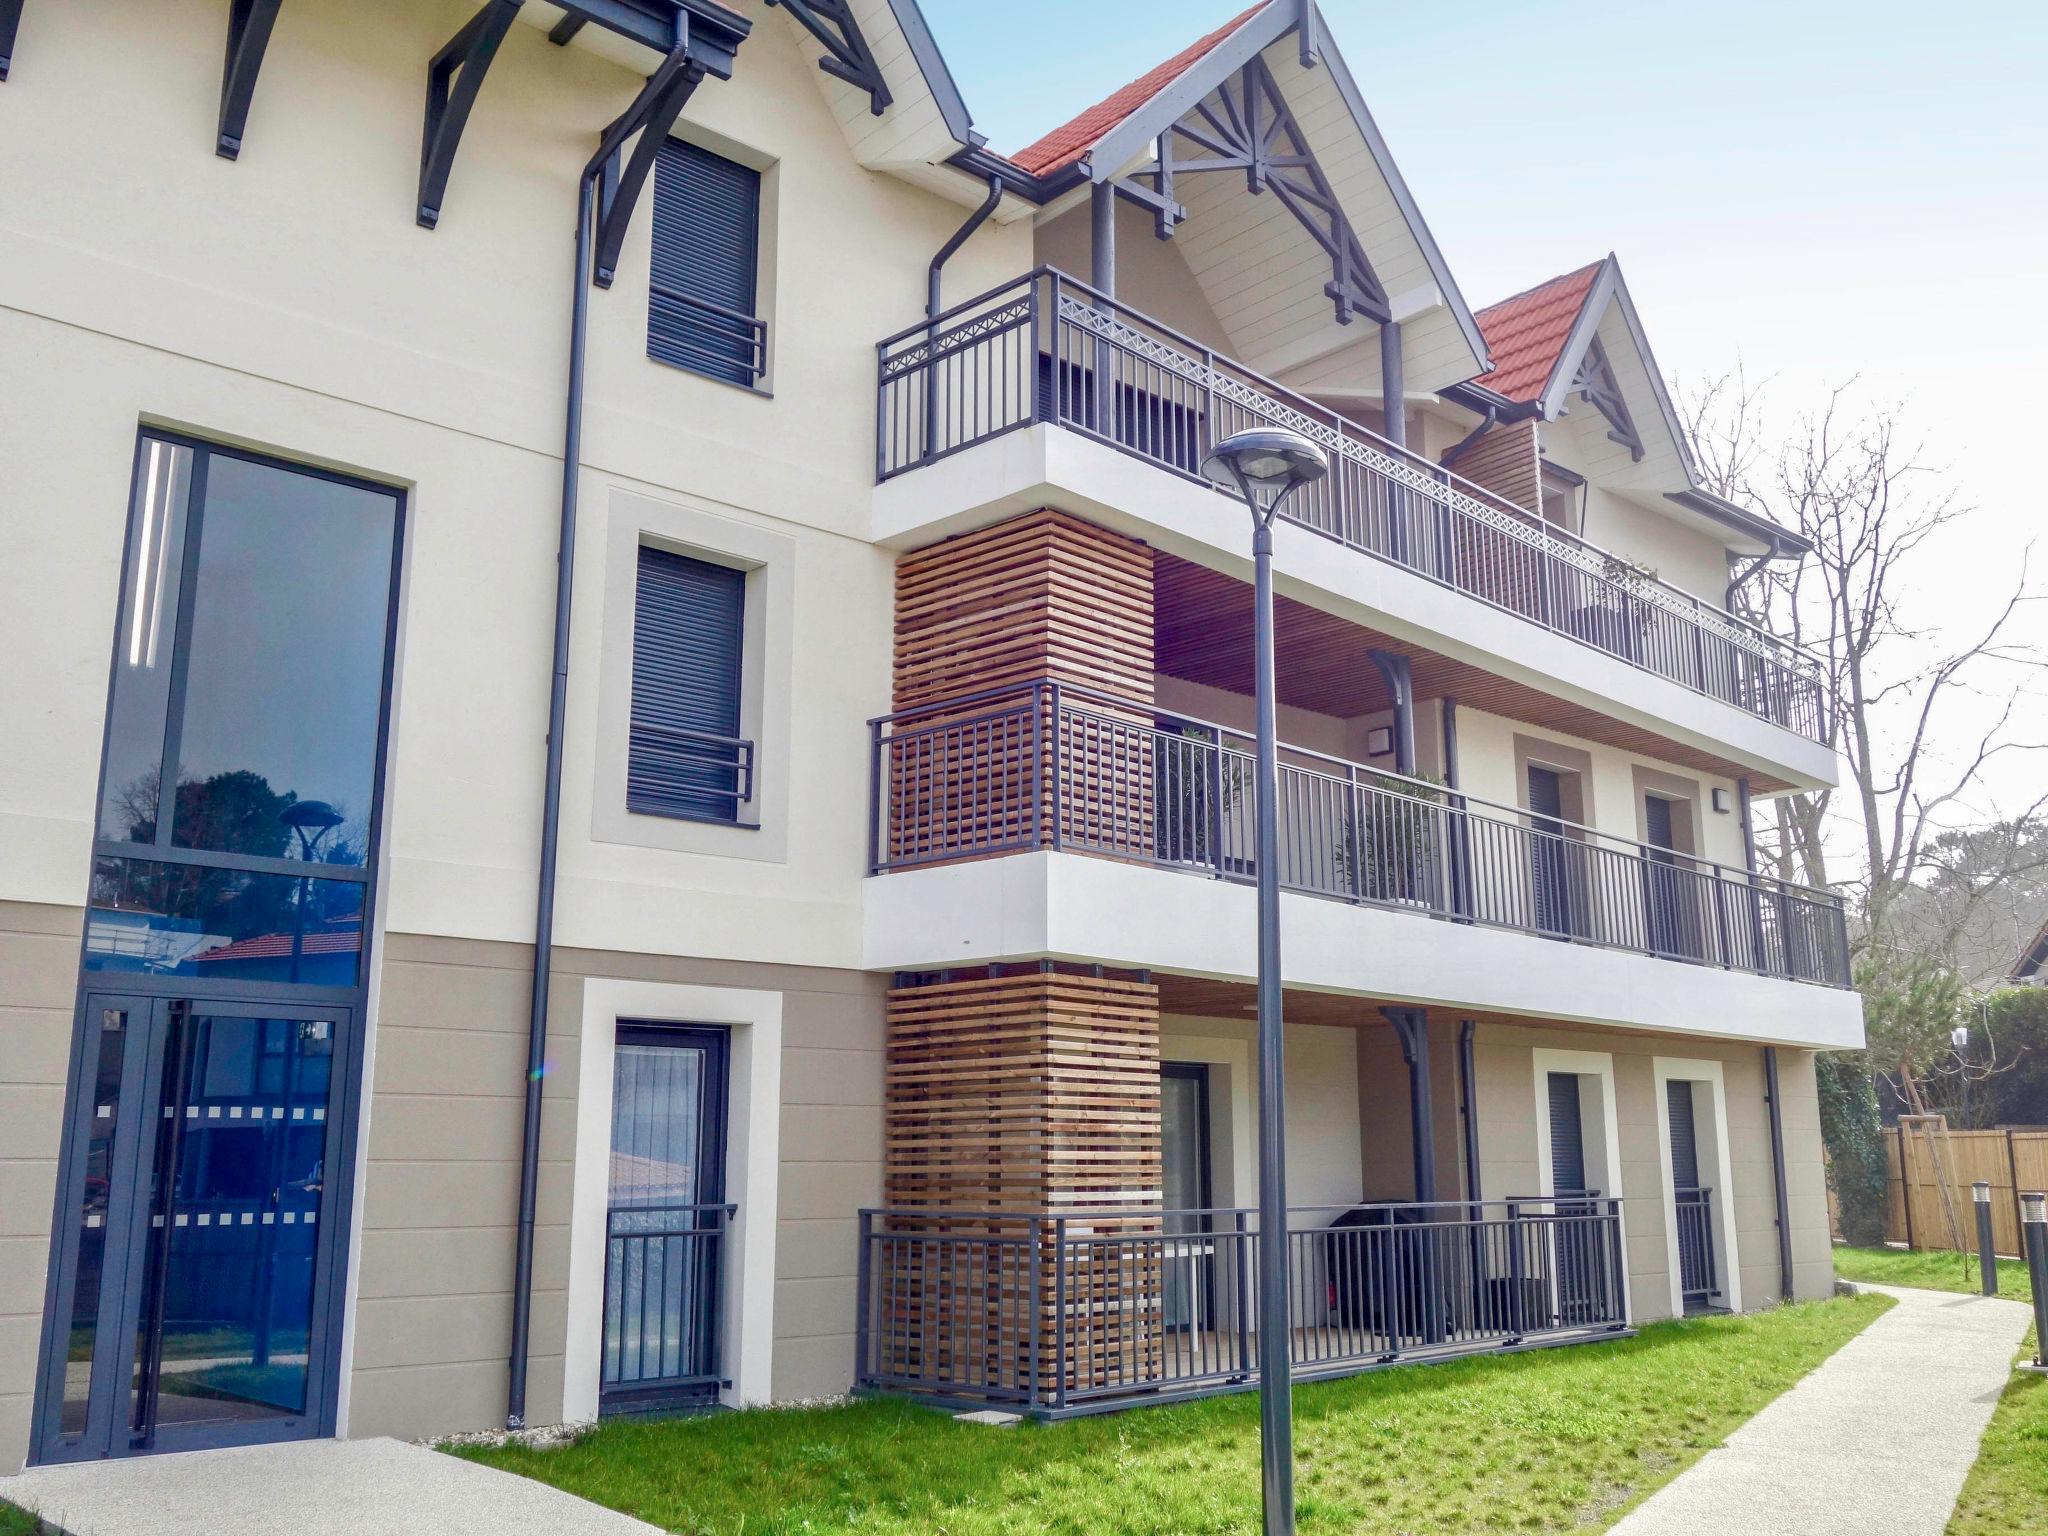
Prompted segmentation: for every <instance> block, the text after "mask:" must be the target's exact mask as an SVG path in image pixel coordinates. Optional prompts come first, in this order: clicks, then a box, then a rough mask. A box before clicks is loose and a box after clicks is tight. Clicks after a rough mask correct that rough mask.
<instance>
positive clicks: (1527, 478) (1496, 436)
mask: <svg viewBox="0 0 2048 1536" xmlns="http://www.w3.org/2000/svg"><path fill="white" fill-rule="evenodd" d="M1451 468H1452V469H1454V470H1456V471H1457V473H1458V474H1459V475H1461V476H1463V477H1464V478H1465V479H1467V480H1470V481H1471V482H1472V483H1473V484H1474V485H1478V486H1483V487H1485V488H1486V489H1487V490H1489V491H1491V492H1493V494H1494V495H1496V496H1499V497H1502V498H1503V499H1505V500H1507V501H1511V502H1513V503H1514V504H1515V505H1516V506H1518V507H1526V508H1528V509H1530V510H1531V511H1540V510H1541V508H1542V506H1543V470H1542V459H1541V456H1540V454H1539V451H1538V448H1537V439H1536V419H1535V418H1534V417H1533V416H1532V417H1530V418H1529V419H1527V420H1525V421H1506V422H1501V423H1498V424H1497V425H1495V426H1493V427H1490V428H1488V429H1487V433H1486V435H1485V436H1484V437H1482V438H1480V439H1479V441H1478V442H1476V443H1474V444H1473V445H1472V446H1471V447H1470V448H1467V449H1466V450H1465V451H1464V452H1463V453H1461V454H1459V455H1458V456H1457V458H1456V459H1454V460H1452V461H1451Z"/></svg>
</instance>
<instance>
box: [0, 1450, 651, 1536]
mask: <svg viewBox="0 0 2048 1536" xmlns="http://www.w3.org/2000/svg"><path fill="white" fill-rule="evenodd" d="M0 1499H6V1500H8V1501H9V1502H11V1503H15V1504H19V1505H21V1506H22V1507H24V1508H26V1509H29V1510H32V1511H34V1512H35V1513H36V1514H38V1515H41V1516H42V1517H43V1518H44V1519H45V1520H47V1521H49V1522H50V1523H52V1524H53V1525H56V1526H58V1527H59V1528H61V1529H62V1530H63V1531H64V1532H66V1533H67V1536H242V1533H250V1536H254V1533H262V1536H271V1533H276V1536H660V1533H659V1531H658V1529H657V1528H656V1527H654V1526H651V1525H648V1524H646V1523H645V1522H643V1521H640V1520H632V1519H628V1518H627V1517H626V1516H624V1515H621V1514H618V1513H616V1512H615V1511H612V1510H609V1509H604V1508H602V1507H600V1506H599V1505H596V1504H589V1503H586V1502H584V1501H583V1500H582V1499H579V1498H576V1497H574V1496H573V1495H570V1494H566V1493H563V1492H562V1491H561V1490H559V1489H556V1488H550V1487H548V1486H547V1485H546V1484H545V1483H536V1482H534V1481H533V1480H532V1479H531V1478H525V1477H515V1476H513V1475H512V1474H511V1473H509V1472H498V1471H495V1470H493V1469H492V1468H490V1467H481V1466H478V1465H477V1464H476V1463H474V1462H469V1461H458V1460H457V1459H456V1458H455V1457H453V1456H444V1455H442V1454H441V1453H440V1452H439V1451H430V1450H428V1449H426V1448H425V1447H424V1446H418V1445H407V1444H405V1443H404V1442H403V1441H398V1440H300V1441H297V1442H295V1443H293V1444H290V1445H260V1446H250V1447H247V1448H245V1449H241V1450H232V1451H192V1452H188V1453H187V1454H185V1455H182V1456H139V1457H136V1458H135V1459H134V1460H132V1461H102V1462H95V1463H92V1464H90V1465H86V1466H71V1467H38V1468H34V1469H32V1470H30V1471H27V1472H24V1473H22V1474H21V1475H20V1476H19V1477H13V1478H0Z"/></svg>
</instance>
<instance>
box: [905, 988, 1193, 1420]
mask: <svg viewBox="0 0 2048 1536" xmlns="http://www.w3.org/2000/svg"><path fill="white" fill-rule="evenodd" d="M887 1016H888V1080H887V1098H886V1110H885V1153H884V1158H885V1162H884V1175H883V1177H884V1183H885V1186H886V1189H887V1199H888V1203H889V1205H890V1206H891V1207H893V1208H895V1209H897V1210H908V1211H920V1212H929V1213H930V1216H929V1218H928V1219H926V1220H925V1222H924V1230H928V1231H930V1230H937V1231H942V1232H960V1233H969V1232H971V1233H980V1234H991V1235H993V1234H1003V1235H1015V1234H1021V1233H1028V1232H1031V1231H1034V1230H1035V1231H1036V1232H1037V1234H1038V1237H1039V1243H1038V1247H1039V1260H1040V1271H1041V1283H1040V1286H1039V1290H1038V1293H1037V1296H1036V1298H1035V1305H1033V1306H1032V1307H1031V1308H1030V1309H1029V1310H1030V1311H1031V1312H1032V1313H1034V1314H1035V1320H1034V1324H1033V1326H1035V1328H1036V1330H1037V1337H1038V1343H1039V1360H1040V1365H1039V1375H1038V1384H1039V1387H1040V1388H1041V1389H1042V1390H1045V1391H1048V1392H1049V1391H1051V1390H1052V1388H1053V1384H1054V1381H1055V1379H1056V1375H1057V1372H1058V1371H1059V1369H1060V1368H1061V1364H1062V1362H1063V1363H1064V1369H1065V1376H1066V1383H1067V1386H1068V1387H1069V1388H1070V1389H1074V1388H1082V1387H1087V1386H1091V1385H1102V1384H1104V1383H1106V1382H1109V1381H1112V1380H1129V1379H1134V1373H1135V1372H1137V1371H1139V1370H1141V1369H1142V1368H1145V1367H1149V1366H1152V1365H1156V1363H1157V1360H1158V1357H1159V1354H1160V1351H1161V1350H1162V1348H1163V1342H1164V1336H1165V1335H1164V1323H1165V1313H1164V1296H1165V1289H1164V1279H1163V1276H1162V1273H1161V1265H1160V1260H1159V1257H1158V1247H1157V1244H1156V1243H1148V1244H1144V1245H1142V1246H1141V1247H1140V1248H1139V1249H1137V1250H1136V1251H1133V1250H1129V1249H1119V1248H1117V1247H1115V1246H1114V1245H1113V1239H1114V1237H1115V1235H1117V1234H1137V1233H1142V1232H1154V1233H1156V1232H1157V1230H1158V1222H1157V1219H1156V1218H1154V1217H1148V1216H1145V1215H1143V1214H1138V1215H1126V1216H1123V1217H1120V1218H1119V1219H1116V1220H1110V1221H1104V1220H1101V1219H1092V1218H1089V1217H1086V1216H1073V1217H1072V1218H1071V1220H1070V1222H1069V1224H1068V1235H1069V1236H1070V1237H1086V1236H1089V1235H1091V1234H1093V1235H1097V1236H1101V1237H1104V1238H1106V1239H1111V1240H1112V1241H1111V1242H1110V1243H1107V1244H1105V1245H1104V1246H1103V1247H1101V1248H1099V1249H1095V1248H1091V1249H1089V1250H1087V1251H1086V1252H1085V1253H1084V1254H1082V1255H1080V1256H1078V1257H1077V1256H1076V1254H1075V1251H1074V1249H1073V1248H1072V1246H1070V1247H1069V1249H1068V1253H1067V1258H1066V1260H1065V1261H1064V1262H1062V1261H1061V1260H1060V1259H1059V1257H1058V1255H1057V1254H1056V1253H1055V1251H1054V1237H1055V1234H1056V1232H1057V1231H1058V1230H1059V1229H1058V1227H1057V1225H1056V1224H1055V1222H1053V1221H1052V1220H1049V1219H1048V1220H1044V1221H1041V1222H1040V1223H1039V1224H1038V1225H1037V1226H1036V1228H1035V1229H1034V1228H1033V1226H1032V1225H1031V1223H1030V1221H1029V1218H1032V1217H1041V1218H1052V1217H1057V1216H1060V1215H1062V1214H1066V1213H1072V1212H1085V1211H1089V1210H1099V1209H1101V1208H1105V1207H1116V1208H1117V1209H1118V1210H1119V1211H1124V1212H1138V1213H1143V1212H1146V1211H1156V1210H1157V1209H1158V1207H1159V1203H1160V1198H1161V1182H1162V1170H1161V1155H1160V1109H1159V989H1158V988H1157V986H1155V985H1153V984H1152V983H1151V982H1149V981H1136V980H1127V979H1118V978H1114V977H1105V976H1098V975H1094V974H1070V973H1065V972H1061V971H1058V970H1032V971H1029V972H1025V973H1021V974H1016V975H1003V974H1000V973H997V974H982V975H975V976H971V977H967V978H956V979H950V980H940V981H936V982H932V983H929V984H927V985H922V986H906V987H899V988H897V989H895V990H894V991H892V992H891V993H890V994H889V998H888V1015H887ZM949 1213H955V1214H949ZM966 1213H981V1214H979V1215H969V1214H966ZM1056 1271H1057V1276H1056ZM1000 1278H1001V1281H1002V1283H1000V1284H994V1285H991V1284H989V1283H987V1277H982V1276H960V1275H955V1274H952V1273H950V1272H948V1271H947V1270H946V1269H945V1268H944V1267H943V1266H939V1267H934V1268H928V1269H926V1270H922V1271H920V1272H919V1273H916V1274H912V1275H907V1276H906V1275H903V1274H897V1275H893V1276H891V1277H889V1281H888V1285H887V1288H886V1289H885V1291H884V1292H883V1294H884V1296H885V1298H886V1305H887V1308H888V1316H887V1318H886V1321H885V1324H884V1336H885V1337H886V1338H887V1339H888V1340H889V1341H890V1343H889V1345H888V1348H889V1350H891V1351H893V1352H895V1353H896V1354H897V1355H898V1358H897V1359H896V1360H895V1361H894V1362H893V1363H894V1365H895V1367H896V1368H898V1369H900V1370H903V1371H905V1372H906V1373H910V1374H916V1373H918V1372H920V1371H923V1372H930V1371H932V1370H933V1369H934V1368H936V1367H940V1366H946V1367H951V1368H956V1369H957V1367H958V1366H959V1365H960V1364H961V1362H960V1361H959V1360H958V1359H957V1358H950V1357H954V1356H957V1355H958V1354H959V1353H960V1352H962V1351H971V1352H974V1353H975V1354H976V1355H977V1356H979V1357H980V1358H978V1359H977V1361H976V1362H975V1363H976V1366H977V1368H978V1370H979V1371H980V1372H981V1376H980V1377H979V1378H976V1379H993V1378H994V1377H996V1376H999V1375H1000V1376H1003V1377H1005V1378H1006V1379H1022V1377H1023V1376H1025V1375H1027V1374H1028V1368H1027V1367H1026V1366H1025V1365H1024V1363H1023V1360H1024V1357H1025V1355H1026V1354H1027V1353H1028V1349H1029V1345H1030V1335H1029V1330H1028V1329H1024V1330H1020V1329H1019V1328H1017V1327H1016V1326H1013V1325H1012V1326H1006V1325H1005V1319H1013V1318H1014V1317H1015V1316H1016V1307H1015V1294H1016V1287H1017V1286H1018V1285H1020V1284H1022V1283H1024V1280H1023V1277H1022V1276H1021V1275H1018V1274H1017V1273H1015V1272H1014V1270H1013V1271H1012V1272H1011V1273H1009V1274H1007V1275H1005V1276H1003V1277H1000ZM1056 1278H1057V1279H1058V1281H1059V1282H1060V1283H1061V1284H1062V1285H1063V1286H1064V1305H1062V1304H1061V1296H1060V1294H1059V1291H1058V1288H1057V1287H1056V1285H1055V1280H1056ZM998 1351H1000V1352H1004V1353H1006V1354H1007V1355H1008V1357H1009V1358H1008V1359H1007V1360H1005V1361H1002V1362H997V1361H995V1360H993V1359H991V1358H990V1356H991V1355H992V1353H994V1352H998ZM913 1357H915V1358H913ZM941 1357H948V1358H941ZM999 1365H1000V1369H998V1366H999ZM951 1379H961V1378H960V1377H958V1376H954V1377H952V1378H951Z"/></svg>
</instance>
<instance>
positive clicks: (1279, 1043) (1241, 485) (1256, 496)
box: [1202, 427, 1330, 1536]
mask: <svg viewBox="0 0 2048 1536" xmlns="http://www.w3.org/2000/svg"><path fill="white" fill-rule="evenodd" d="M1329 467H1330V461H1329V459H1328V457H1327V456H1325V454H1324V453H1323V450H1322V449H1320V448H1318V447H1317V446H1316V445H1315V444H1314V443H1312V442H1310V441H1309V440H1308V439H1307V438H1305V437H1303V436H1302V435H1301V434H1300V433H1298V432H1289V431H1286V430H1284V429H1282V428H1278V427H1260V428H1254V429H1252V430H1251V431H1248V432H1237V433H1233V434H1232V435H1231V436H1229V437H1226V438H1225V439H1224V440H1223V441H1222V442H1220V443H1218V444H1217V445H1216V446H1215V447H1214V448H1213V449H1212V450H1210V453H1209V456H1208V458H1206V459H1205V460H1203V462H1202V472H1203V473H1204V474H1206V475H1207V476H1208V477H1209V478H1210V479H1211V480H1214V481H1216V482H1217V483H1218V484H1220V485H1222V486H1224V487H1225V488H1226V489H1231V490H1234V491H1236V493H1237V494H1238V495H1239V496H1241V497H1242V498H1243V499H1244V504H1245V505H1246V506H1247V507H1249V508H1250V509H1251V514H1252V565H1253V570H1254V572H1255V576H1254V584H1253V604H1254V620H1253V622H1254V628H1255V630H1256V633H1257V640H1256V642H1255V644H1256V655H1255V658H1254V664H1255V668H1256V691H1257V694H1258V730H1257V734H1258V756H1257V759H1256V764H1255V769H1254V773H1253V797H1254V801H1255V809H1256V821H1255V826H1254V834H1253V835H1254V838H1255V846H1254V859H1255V862H1256V865H1257V869H1258V892H1259V903H1258V905H1259V1451H1260V1458H1261V1468H1262V1483H1261V1491H1262V1494H1263V1499H1264V1508H1265V1526H1264V1530H1265V1536H1293V1531H1294V1402H1293V1395H1292V1394H1293V1372H1292V1370H1291V1369H1290V1360H1289V1354H1290V1345H1291V1343H1292V1340H1291V1339H1290V1337H1289V1333H1290V1329H1289V1326H1288V1323H1289V1319H1288V1316H1287V1297H1288V1289H1289V1288H1288V1284H1287V1162H1286V1158H1287V1153H1286V1109H1287V1093H1286V1048H1285V1042H1284V1040H1283V1038H1282V1034H1281V1023H1280V869H1279V854H1278V845H1279V829H1278V815H1279V812H1278V806H1279V799H1280V759H1279V740H1278V734H1279V733H1278V728H1277V726H1276V724H1275V718H1274V717H1275V703H1274V698H1273V518H1274V515H1275V514H1276V513H1277V512H1278V511H1279V510H1280V504H1281V502H1283V501H1285V500H1286V499H1287V496H1288V494H1289V493H1290V492H1292V491H1293V490H1294V489H1295V488H1296V487H1297V486H1301V485H1306V484H1307V483H1309V482H1310V481H1312V480H1320V479H1321V478H1322V477H1323V475H1324V474H1326V473H1327V472H1328V471H1329Z"/></svg>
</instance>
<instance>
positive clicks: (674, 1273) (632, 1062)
mask: <svg viewBox="0 0 2048 1536" xmlns="http://www.w3.org/2000/svg"><path fill="white" fill-rule="evenodd" d="M725 1097H726V1037H725V1032H724V1031H723V1030H716V1029H689V1028H677V1027H670V1026H662V1025H640V1024H621V1025H620V1026H619V1038H618V1047H617V1051H616V1054H615V1055H614V1057H613V1066H612V1156H611V1198H610V1206H609V1210H608V1213H607V1216H606V1220H605V1274H604V1360H603V1378H602V1384H603V1391H602V1393H601V1395H600V1399H599V1409H600V1411H601V1412H604V1413H633V1412H645V1411H649V1410H654V1409H661V1408H674V1407H687V1406H689V1405H690V1404H692V1403H696V1402H707V1401H715V1400H716V1398H717V1396H718V1389H719V1387H720V1386H721V1385H723V1371H722V1367H721V1357H720V1344H721V1340H720V1337H719V1335H720V1333H721V1331H722V1327H723V1314H722V1310H721V1308H720V1305H719V1300H720V1285H721V1283H722V1279H723V1275H724V1271H725V1259H726V1254H725V1250H726V1246H727V1243H726V1234H727V1229H728V1228H727V1223H728V1218H729V1217H730V1216H731V1215H732V1214H733V1210H732V1207H731V1206H729V1205H727V1204H726V1203H725Z"/></svg>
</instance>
